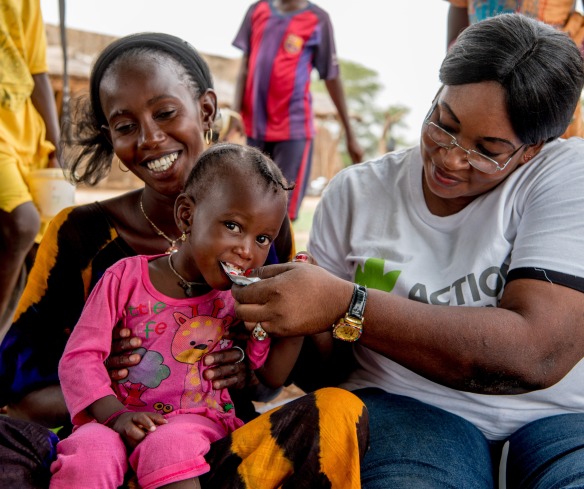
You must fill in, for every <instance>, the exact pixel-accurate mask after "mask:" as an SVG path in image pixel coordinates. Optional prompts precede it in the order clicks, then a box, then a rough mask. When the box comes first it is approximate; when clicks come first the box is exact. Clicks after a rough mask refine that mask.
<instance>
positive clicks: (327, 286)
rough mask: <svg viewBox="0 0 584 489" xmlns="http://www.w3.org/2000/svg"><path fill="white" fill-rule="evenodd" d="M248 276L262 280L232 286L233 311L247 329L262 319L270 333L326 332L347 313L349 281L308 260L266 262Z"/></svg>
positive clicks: (310, 333)
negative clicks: (301, 261) (266, 264)
mask: <svg viewBox="0 0 584 489" xmlns="http://www.w3.org/2000/svg"><path fill="white" fill-rule="evenodd" d="M251 275H255V276H258V277H261V278H262V280H260V281H259V282H255V283H253V284H251V285H247V286H244V287H243V286H239V285H235V284H234V285H233V286H232V288H231V293H232V294H233V297H234V298H235V300H236V301H237V302H236V305H235V313H236V315H237V317H238V318H240V319H241V320H243V321H245V325H246V328H247V329H248V330H250V331H251V330H252V329H253V328H254V327H255V325H256V324H257V323H258V322H261V323H262V324H261V325H262V327H263V329H264V330H265V331H266V332H267V333H268V334H269V335H274V336H306V335H312V334H317V333H322V332H325V331H327V330H329V328H330V327H331V325H332V324H333V323H334V322H335V321H337V320H338V319H339V318H340V317H342V316H343V315H344V314H345V313H346V312H347V309H348V307H349V304H350V303H351V297H352V296H353V289H354V286H353V284H352V283H351V282H347V281H345V280H342V279H340V278H338V277H335V276H334V275H332V274H331V273H329V272H327V271H326V270H324V269H323V268H320V267H318V266H316V265H310V264H307V263H285V264H280V265H268V266H264V267H261V268H258V269H257V270H254V272H253V273H252V274H251Z"/></svg>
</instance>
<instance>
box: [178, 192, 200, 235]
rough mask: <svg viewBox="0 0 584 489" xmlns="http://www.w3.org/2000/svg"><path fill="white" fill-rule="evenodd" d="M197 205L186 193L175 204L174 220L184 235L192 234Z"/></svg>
mask: <svg viewBox="0 0 584 489" xmlns="http://www.w3.org/2000/svg"><path fill="white" fill-rule="evenodd" d="M194 210H195V203H194V202H193V199H192V198H191V197H190V196H189V195H188V194H185V193H182V194H180V195H179V196H178V197H177V198H176V201H175V203H174V220H175V222H176V225H177V226H178V228H179V229H180V230H181V232H183V233H186V234H188V233H190V231H191V227H192V224H193V212H194Z"/></svg>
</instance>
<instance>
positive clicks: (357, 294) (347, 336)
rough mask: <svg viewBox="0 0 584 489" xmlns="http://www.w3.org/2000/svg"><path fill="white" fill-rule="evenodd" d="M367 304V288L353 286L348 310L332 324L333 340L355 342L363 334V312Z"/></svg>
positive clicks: (357, 285)
mask: <svg viewBox="0 0 584 489" xmlns="http://www.w3.org/2000/svg"><path fill="white" fill-rule="evenodd" d="M366 302H367V287H364V286H363V285H359V284H355V288H354V289H353V297H352V299H351V304H350V305H349V310H348V311H347V314H345V316H344V317H342V318H341V319H339V320H338V321H337V322H336V323H335V324H333V338H335V339H337V340H343V341H350V342H355V341H357V340H358V339H359V338H360V337H361V333H363V323H364V322H365V319H364V318H363V312H364V311H365V303H366Z"/></svg>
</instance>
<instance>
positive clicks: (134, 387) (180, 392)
mask: <svg viewBox="0 0 584 489" xmlns="http://www.w3.org/2000/svg"><path fill="white" fill-rule="evenodd" d="M288 189H289V188H288V187H287V183H286V181H285V180H284V178H283V176H282V174H281V172H280V170H279V169H278V167H277V166H276V165H275V164H274V163H273V162H272V161H271V160H270V159H269V158H268V157H266V156H265V155H263V154H262V153H261V152H259V151H257V150H255V149H253V148H250V147H244V146H239V145H235V144H219V145H215V146H212V147H211V148H210V149H208V150H207V151H205V152H204V153H203V154H202V155H201V157H200V158H199V160H198V162H197V164H196V165H195V167H194V169H193V170H192V172H191V174H190V175H189V178H188V179H187V182H186V185H185V190H184V193H182V194H181V195H180V196H179V197H178V198H177V201H176V205H175V218H176V223H177V225H178V228H179V230H180V231H181V232H182V236H181V238H180V239H179V240H177V241H180V242H181V243H182V244H181V245H180V247H179V249H178V251H176V252H170V254H165V255H154V256H143V255H142V256H135V257H130V258H126V259H123V260H121V261H119V262H118V263H116V264H115V265H113V266H112V267H110V268H109V269H108V270H107V271H106V273H105V274H104V276H103V277H102V278H101V280H100V281H99V283H98V284H97V285H96V286H95V288H94V289H93V291H92V293H91V295H90V297H89V299H88V301H87V304H86V306H85V308H84V310H83V313H82V315H81V317H80V319H79V322H78V324H77V326H76V327H75V328H74V331H73V333H72V334H71V338H70V339H69V342H68V343H67V347H66V349H65V353H64V355H63V358H62V359H61V362H60V364H59V377H60V381H61V386H62V389H63V393H64V396H65V400H66V403H67V407H68V409H69V412H70V413H71V416H72V421H73V424H74V426H75V428H74V432H73V433H72V434H71V435H70V436H69V437H68V438H66V439H64V440H63V441H61V442H60V443H59V444H58V447H57V450H58V455H57V460H56V461H55V462H54V463H53V465H52V466H51V471H52V473H53V476H52V479H51V486H50V487H51V488H71V487H75V488H76V489H79V488H84V487H86V488H92V489H94V488H116V487H118V486H120V485H121V484H122V483H123V479H124V474H125V472H126V470H127V468H128V462H129V464H130V465H131V467H132V468H133V469H134V471H135V472H136V475H137V478H138V482H139V484H140V487H142V488H143V489H151V488H157V487H168V488H181V487H191V488H192V487H200V483H199V481H198V476H199V475H201V474H203V473H205V472H207V471H208V470H209V466H208V464H207V463H206V461H205V458H204V457H205V454H206V453H207V451H208V450H209V447H210V444H211V443H212V442H213V441H215V440H217V439H219V438H222V437H224V436H226V435H227V434H229V433H230V432H232V431H233V430H235V429H237V428H238V427H239V426H241V425H242V424H243V422H242V421H241V420H240V419H239V418H237V416H236V412H235V409H234V406H233V404H232V401H231V398H230V396H229V392H228V391H227V389H222V390H218V391H217V390H214V389H213V386H212V383H211V382H209V381H207V380H205V379H204V377H203V375H202V374H203V371H204V369H205V366H204V362H203V358H204V356H205V355H206V354H208V353H210V352H216V351H218V350H221V349H225V348H229V347H231V345H232V341H231V339H229V337H228V335H227V333H228V330H229V328H230V327H231V326H232V325H233V324H234V323H236V322H237V320H236V318H235V315H234V300H233V297H232V296H231V292H230V290H229V289H230V286H231V280H230V278H229V273H228V272H226V270H229V271H230V272H231V273H233V271H234V270H235V271H239V272H243V271H245V270H248V269H252V268H255V267H258V266H260V265H262V264H263V263H264V261H265V259H266V257H267V254H268V250H269V248H270V245H271V243H272V241H273V240H274V238H275V237H276V236H277V235H278V231H279V230H280V227H281V225H282V222H283V221H284V218H285V216H286V202H287V194H286V191H287V190H288ZM140 203H141V202H140ZM143 210H144V209H143ZM144 212H145V210H144ZM145 217H147V214H146V213H145ZM120 322H121V323H123V325H124V327H126V328H129V329H131V331H132V333H133V336H138V337H140V338H141V339H142V348H141V349H140V351H139V353H140V354H141V356H142V360H141V362H140V364H138V365H137V366H135V367H132V368H130V369H129V375H128V376H127V377H126V378H125V379H124V380H123V381H121V382H119V383H116V384H113V385H112V381H111V379H110V377H109V375H108V372H107V370H106V368H105V366H104V362H105V361H106V359H107V357H108V356H109V354H110V349H111V342H112V330H113V329H114V327H116V325H118V324H119V323H120ZM259 331H260V333H261V329H260V330H259ZM254 336H255V337H252V338H250V339H249V340H248V342H247V346H246V349H245V354H244V351H243V350H242V351H241V353H242V360H243V359H244V358H246V357H247V359H248V360H249V366H250V368H251V369H253V370H255V371H256V373H257V375H258V376H259V377H260V379H261V380H262V381H263V382H264V383H266V384H267V385H269V386H271V387H276V386H279V385H282V384H283V382H284V381H285V379H286V378H287V376H288V374H289V373H290V370H291V369H292V366H293V365H294V361H295V360H296V358H297V355H298V352H299V350H300V346H301V344H302V339H301V338H292V339H273V340H272V341H271V339H270V338H265V336H263V335H261V334H256V335H254ZM270 343H271V345H270ZM274 358H276V360H274ZM193 482H194V485H193Z"/></svg>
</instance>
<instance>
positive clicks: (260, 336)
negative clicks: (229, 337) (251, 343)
mask: <svg viewBox="0 0 584 489" xmlns="http://www.w3.org/2000/svg"><path fill="white" fill-rule="evenodd" d="M251 335H252V336H253V337H254V339H256V340H258V341H264V340H265V339H266V338H267V337H268V332H267V331H266V330H265V329H264V328H262V323H260V322H258V323H257V324H256V325H255V328H253V331H252V332H251Z"/></svg>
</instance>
